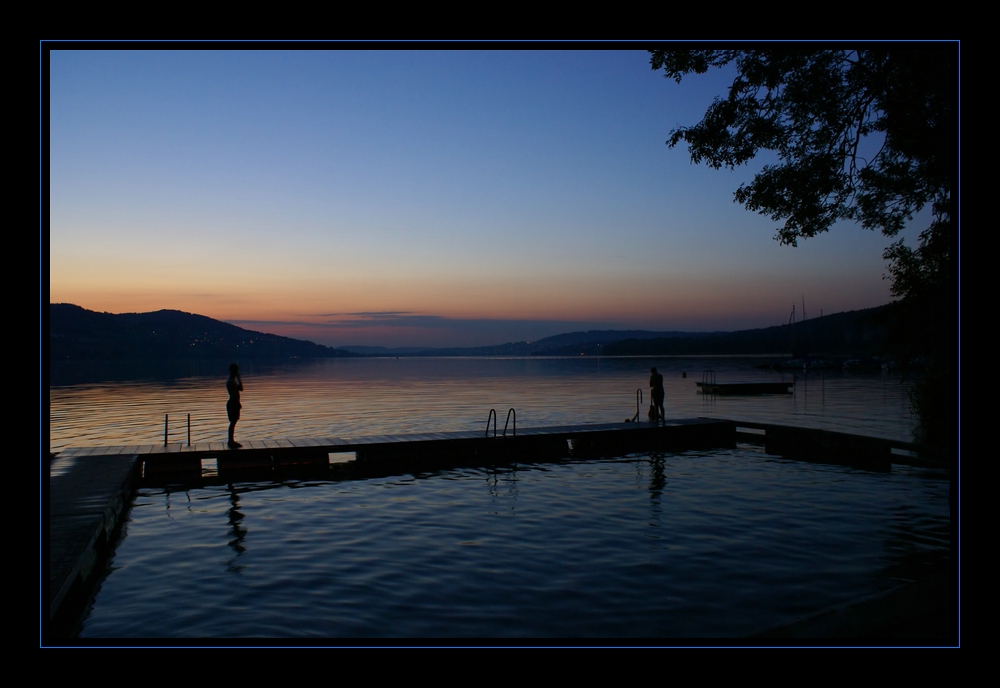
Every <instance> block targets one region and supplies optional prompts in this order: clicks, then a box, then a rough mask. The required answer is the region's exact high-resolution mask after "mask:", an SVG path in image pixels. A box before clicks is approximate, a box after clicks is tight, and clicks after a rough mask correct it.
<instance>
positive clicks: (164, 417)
mask: <svg viewBox="0 0 1000 688" xmlns="http://www.w3.org/2000/svg"><path fill="white" fill-rule="evenodd" d="M168 418H170V415H169V414H166V413H164V414H163V446H164V447H165V446H167V429H168V428H169V427H170V426H169V425H168V420H167V419H168Z"/></svg>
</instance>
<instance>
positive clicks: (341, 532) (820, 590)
mask: <svg viewBox="0 0 1000 688" xmlns="http://www.w3.org/2000/svg"><path fill="white" fill-rule="evenodd" d="M941 477H942V476H941V474H939V473H936V472H933V471H923V470H916V469H906V470H902V471H896V470H894V471H893V472H892V473H890V474H873V473H865V472H862V471H853V470H851V469H848V468H844V467H839V466H822V465H814V464H807V463H797V462H791V461H783V460H775V459H772V458H767V457H765V456H764V455H761V454H759V453H757V452H753V451H746V450H723V451H713V452H687V453H683V454H652V455H633V456H629V457H624V458H620V459H608V460H594V461H578V462H563V463H551V464H540V465H525V466H518V467H514V468H506V469H503V470H497V471H492V470H476V469H456V470H451V471H444V472H440V473H432V474H425V475H422V476H420V477H414V476H401V477H393V478H384V479H374V480H366V481H353V482H325V481H310V482H297V481H291V482H285V483H259V482H258V483H238V484H235V485H231V486H216V487H206V488H200V489H189V490H181V491H171V490H163V489H143V490H141V491H140V494H139V496H138V497H137V499H136V502H135V505H134V506H133V508H132V510H131V513H130V516H129V521H128V524H127V535H126V537H125V538H124V539H123V540H122V541H121V543H120V545H119V546H118V549H117V552H116V554H115V557H114V560H113V569H114V570H113V572H112V573H111V574H110V575H109V576H108V577H107V579H106V580H105V581H104V583H103V585H102V587H101V590H100V591H99V593H98V595H97V597H96V600H95V604H94V606H93V609H92V610H91V612H90V614H89V616H88V618H87V619H86V620H85V622H84V624H83V630H82V633H81V635H82V636H83V637H230V636H238V637H254V636H264V637H276V636H277V637H309V636H316V637H411V636H415V637H452V636H460V637H481V636H485V637H604V636H612V637H701V636H707V637H726V636H740V635H745V634H748V633H753V632H756V631H760V630H763V629H765V628H768V627H772V626H776V625H780V624H784V623H788V622H790V621H793V620H795V619H797V618H799V617H801V616H802V615H804V614H809V613H813V612H815V611H816V610H819V609H821V608H824V607H827V606H829V605H832V604H836V603H840V602H844V601H847V600H851V599H855V598H857V597H860V596H863V595H866V594H870V593H873V592H876V591H878V590H880V589H884V588H886V587H889V586H891V585H893V582H894V581H893V576H894V575H896V574H895V572H896V571H897V570H898V569H900V567H905V566H908V565H912V563H913V561H914V560H919V561H923V560H929V559H935V558H936V559H941V558H946V557H947V556H948V554H947V553H948V501H947V492H948V484H947V481H945V480H942V479H941Z"/></svg>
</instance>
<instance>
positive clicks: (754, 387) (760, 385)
mask: <svg viewBox="0 0 1000 688" xmlns="http://www.w3.org/2000/svg"><path fill="white" fill-rule="evenodd" d="M695 384H696V385H698V389H700V390H701V392H702V394H732V395H736V394H791V393H792V387H793V386H794V385H795V383H794V382H724V383H723V382H719V383H717V382H696V383H695Z"/></svg>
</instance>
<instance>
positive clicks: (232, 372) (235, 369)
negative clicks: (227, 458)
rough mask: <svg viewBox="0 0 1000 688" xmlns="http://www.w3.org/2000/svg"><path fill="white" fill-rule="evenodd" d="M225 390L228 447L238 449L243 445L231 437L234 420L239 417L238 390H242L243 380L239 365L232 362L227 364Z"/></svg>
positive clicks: (241, 405) (233, 430)
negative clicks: (226, 396)
mask: <svg viewBox="0 0 1000 688" xmlns="http://www.w3.org/2000/svg"><path fill="white" fill-rule="evenodd" d="M226 391H227V392H229V401H227V402H226V415H228V416H229V448H230V449H239V448H240V447H242V446H243V445H242V444H240V443H239V442H237V441H236V440H235V439H233V433H235V432H236V421H238V420H239V419H240V409H241V408H243V404H241V403H240V392H242V391H243V380H242V379H241V378H240V367H239V366H238V365H236V364H235V363H233V364H232V365H230V366H229V379H228V380H226Z"/></svg>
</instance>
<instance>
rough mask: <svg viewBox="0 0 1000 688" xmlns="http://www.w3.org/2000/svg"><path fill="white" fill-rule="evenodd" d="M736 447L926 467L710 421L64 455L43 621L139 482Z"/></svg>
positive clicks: (909, 450)
mask: <svg viewBox="0 0 1000 688" xmlns="http://www.w3.org/2000/svg"><path fill="white" fill-rule="evenodd" d="M737 441H744V442H756V443H758V444H762V445H764V447H765V451H766V452H767V453H769V454H770V453H773V454H779V455H782V456H788V457H790V458H796V459H804V460H814V461H822V462H833V463H847V464H850V465H852V466H857V467H861V468H866V469H869V470H888V469H889V467H890V465H891V463H892V462H897V463H921V462H925V461H926V459H923V458H921V457H920V456H918V448H917V447H915V446H914V445H911V444H908V443H905V442H894V441H891V440H881V439H876V438H868V437H859V436H857V435H847V434H844V433H836V432H829V431H824V430H813V429H806V428H791V427H787V426H778V425H768V424H761V423H749V422H739V421H731V420H724V419H711V418H689V419H676V420H668V421H666V422H665V423H663V424H652V423H608V424H602V425H597V424H592V425H574V426H556V427H541V428H524V429H519V430H517V433H516V435H514V434H513V433H512V434H509V435H507V436H503V435H494V434H492V433H491V434H489V435H487V436H484V435H483V433H482V432H478V431H470V432H440V433H420V434H408V435H378V436H365V437H323V438H300V439H274V440H252V441H247V442H245V443H244V446H243V447H242V448H240V449H229V448H228V447H227V446H226V444H225V443H223V442H211V443H205V444H194V445H190V446H189V445H184V444H171V445H166V446H162V445H130V446H117V447H109V446H101V447H73V448H68V449H65V450H63V451H61V452H59V454H58V455H57V456H56V458H55V459H54V460H53V461H51V462H50V465H49V468H50V473H51V475H50V477H49V486H48V487H49V489H48V491H47V494H46V493H43V497H46V498H47V503H46V502H43V513H46V514H47V518H48V524H47V525H48V533H47V535H48V537H47V538H46V539H45V540H43V547H44V548H45V549H47V559H48V577H47V580H48V585H49V592H48V604H49V619H50V621H51V620H52V619H53V618H54V617H56V615H57V613H58V612H59V610H60V608H61V607H62V606H63V604H64V603H65V602H66V600H67V599H68V598H71V597H73V591H74V590H82V589H85V588H86V586H87V585H88V579H90V578H91V576H92V573H93V571H94V568H95V563H96V562H97V561H99V559H100V557H101V555H102V554H103V553H104V552H105V551H106V550H107V548H108V547H109V544H110V542H111V540H112V539H113V536H114V534H115V530H116V527H117V526H118V524H119V523H120V522H121V519H122V518H123V517H124V515H125V511H126V510H127V508H128V506H129V505H130V503H131V496H132V493H133V492H134V490H135V488H136V485H137V484H138V481H139V479H140V478H141V479H142V480H144V481H146V482H148V483H150V484H155V483H157V482H160V481H166V482H176V481H178V480H180V481H181V482H185V481H187V480H190V479H194V480H198V479H201V478H202V477H203V476H204V475H206V474H208V475H212V476H213V477H214V479H216V480H227V479H228V480H234V481H235V480H240V479H242V478H243V477H244V476H247V475H250V474H254V479H260V477H261V474H264V475H267V474H271V475H276V474H275V473H273V472H274V471H279V470H294V469H302V468H303V467H305V468H308V469H311V470H315V471H319V472H323V471H327V472H329V471H336V473H335V475H338V476H342V477H345V478H360V479H363V478H367V477H372V476H375V475H392V474H396V473H400V472H404V473H405V472H417V471H426V470H438V469H441V468H448V467H455V466H477V465H478V466H482V465H495V464H510V463H516V462H524V463H527V462H536V461H554V460H561V459H567V458H588V457H606V456H622V455H625V454H630V453H637V452H653V451H661V452H677V451H685V450H689V449H711V448H724V447H735V446H736V443H737ZM939 458H940V457H938V459H933V461H938V460H939ZM945 458H946V457H945ZM933 461H932V462H933ZM208 464H210V468H208V469H207V473H206V466H207V465H208ZM935 465H938V464H935ZM940 465H945V466H947V465H948V464H947V462H945V463H943V464H940ZM46 507H47V508H46ZM43 561H44V559H43Z"/></svg>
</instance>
